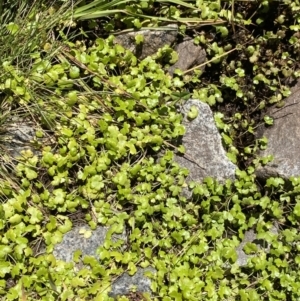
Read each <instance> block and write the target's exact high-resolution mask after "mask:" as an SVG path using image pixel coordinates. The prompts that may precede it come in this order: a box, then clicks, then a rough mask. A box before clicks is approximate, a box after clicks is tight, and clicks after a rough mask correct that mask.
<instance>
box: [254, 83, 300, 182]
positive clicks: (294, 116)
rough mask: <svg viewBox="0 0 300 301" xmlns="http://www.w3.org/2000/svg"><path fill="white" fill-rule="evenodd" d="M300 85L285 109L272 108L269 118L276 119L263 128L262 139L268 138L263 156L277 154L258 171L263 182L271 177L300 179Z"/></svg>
mask: <svg viewBox="0 0 300 301" xmlns="http://www.w3.org/2000/svg"><path fill="white" fill-rule="evenodd" d="M299 88H300V86H299V87H297V86H296V87H295V88H294V89H292V92H293V93H292V94H291V95H290V96H289V97H288V98H287V99H286V100H285V106H284V107H283V108H276V107H274V108H272V109H270V110H269V111H268V112H267V115H268V116H270V117H272V118H273V120H274V124H273V125H272V126H271V127H268V128H266V127H261V128H260V130H259V131H258V136H259V137H261V136H265V137H267V139H268V146H267V149H266V150H264V151H261V152H260V154H259V155H260V156H262V157H264V156H268V155H273V156H274V160H273V161H272V162H270V163H268V164H267V165H265V166H263V167H261V168H259V169H258V170H257V176H258V177H259V178H261V179H267V178H268V177H282V178H284V179H288V178H290V177H291V176H300V152H299V150H300V89H299Z"/></svg>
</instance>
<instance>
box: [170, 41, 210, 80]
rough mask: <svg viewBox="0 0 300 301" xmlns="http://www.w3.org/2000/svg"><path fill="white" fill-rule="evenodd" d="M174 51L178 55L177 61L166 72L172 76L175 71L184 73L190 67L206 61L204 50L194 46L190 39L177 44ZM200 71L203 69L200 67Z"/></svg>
mask: <svg viewBox="0 0 300 301" xmlns="http://www.w3.org/2000/svg"><path fill="white" fill-rule="evenodd" d="M174 50H175V51H176V52H177V54H178V61H177V62H176V63H175V64H174V65H172V66H171V67H170V68H169V70H168V72H169V73H170V75H172V76H173V74H174V71H175V70H176V69H180V70H182V71H186V70H189V69H190V68H191V67H194V66H197V65H200V64H203V63H204V62H205V61H206V52H205V50H204V49H203V48H202V47H201V46H199V45H195V44H194V41H193V40H192V39H186V40H185V41H183V42H182V43H180V44H177V45H176V46H175V47H174ZM200 69H201V70H202V72H203V71H204V69H205V67H204V66H202V67H201V68H200Z"/></svg>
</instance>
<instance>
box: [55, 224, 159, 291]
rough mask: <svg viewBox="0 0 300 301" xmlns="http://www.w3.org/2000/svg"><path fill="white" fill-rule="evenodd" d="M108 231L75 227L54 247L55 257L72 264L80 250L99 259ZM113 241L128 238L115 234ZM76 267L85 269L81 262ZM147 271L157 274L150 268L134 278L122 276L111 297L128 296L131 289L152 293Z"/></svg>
mask: <svg viewBox="0 0 300 301" xmlns="http://www.w3.org/2000/svg"><path fill="white" fill-rule="evenodd" d="M81 230H84V231H91V233H92V235H91V236H90V237H89V238H85V237H84V235H83V233H80V232H82V231H81ZM108 230H109V227H100V226H99V227H97V228H96V230H90V228H89V227H88V226H85V225H83V226H75V227H73V229H72V230H71V231H69V232H67V233H66V234H65V235H64V238H63V240H62V242H61V243H59V244H57V245H56V246H55V247H54V250H53V255H54V256H55V257H56V259H59V260H63V261H66V262H72V260H73V254H74V252H75V251H76V250H80V251H81V252H82V256H85V255H89V256H94V257H96V258H97V254H96V251H97V249H98V248H99V247H100V246H102V245H103V244H104V241H105V237H106V234H107V232H108ZM112 240H113V241H116V240H122V241H124V242H126V241H127V237H126V234H125V232H124V233H122V234H113V235H112ZM121 249H122V247H121ZM76 266H77V268H78V269H79V268H81V267H83V264H82V263H81V262H80V263H79V264H77V265H76ZM146 271H150V272H152V273H155V269H153V268H151V267H148V268H146V269H142V268H138V269H137V272H136V273H135V274H134V275H133V276H130V275H129V274H128V273H124V274H122V275H121V276H120V277H118V278H117V279H116V280H115V281H114V282H113V283H112V288H111V292H110V293H109V295H110V296H111V297H117V296H121V295H126V294H128V293H130V291H131V289H136V291H137V292H139V293H144V292H151V289H150V285H151V281H150V279H149V278H147V277H146V276H144V273H145V272H146Z"/></svg>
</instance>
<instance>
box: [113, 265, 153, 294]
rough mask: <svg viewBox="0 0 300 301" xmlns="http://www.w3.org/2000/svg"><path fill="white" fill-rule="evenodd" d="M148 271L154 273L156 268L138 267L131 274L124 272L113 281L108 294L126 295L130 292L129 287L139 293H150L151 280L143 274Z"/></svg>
mask: <svg viewBox="0 0 300 301" xmlns="http://www.w3.org/2000/svg"><path fill="white" fill-rule="evenodd" d="M148 271H149V272H151V273H156V270H155V269H153V268H151V267H148V268H145V269H142V268H138V269H137V272H136V273H135V274H134V275H133V276H130V275H128V274H127V273H124V274H123V275H122V276H120V277H119V278H118V279H117V280H116V281H114V283H113V284H112V290H111V292H110V294H109V295H110V296H111V297H118V296H122V295H127V294H129V293H130V291H131V289H135V290H136V291H138V292H140V293H146V292H149V293H151V288H150V285H151V281H150V279H149V278H148V277H146V276H145V275H144V273H145V272H148Z"/></svg>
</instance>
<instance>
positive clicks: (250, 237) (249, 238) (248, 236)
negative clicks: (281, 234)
mask: <svg viewBox="0 0 300 301" xmlns="http://www.w3.org/2000/svg"><path fill="white" fill-rule="evenodd" d="M269 231H270V233H272V234H275V235H278V228H277V226H276V225H275V224H274V225H273V227H272V228H271V229H270V230H269ZM249 242H250V243H254V244H256V246H257V247H258V249H261V250H264V251H265V252H267V253H269V252H270V244H268V243H267V242H266V241H264V240H261V239H257V234H256V232H255V231H254V230H253V229H250V230H247V231H246V232H245V235H244V239H243V241H242V242H241V243H240V245H239V246H238V247H237V248H236V252H237V256H238V259H237V262H236V263H237V264H238V265H239V266H240V267H243V266H245V265H247V261H248V259H249V258H252V257H254V255H247V254H246V253H245V252H244V251H243V248H244V247H245V245H246V244H247V243H249Z"/></svg>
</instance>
